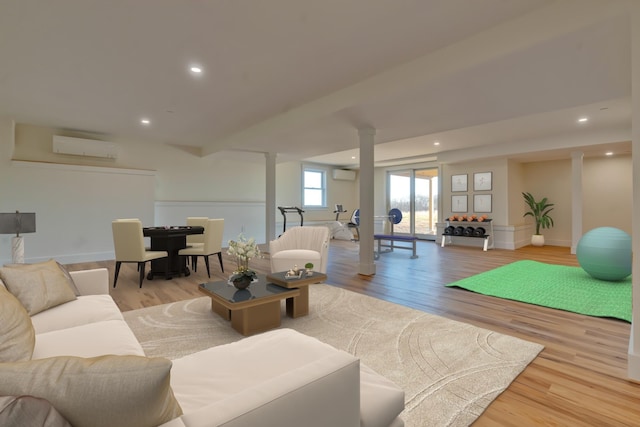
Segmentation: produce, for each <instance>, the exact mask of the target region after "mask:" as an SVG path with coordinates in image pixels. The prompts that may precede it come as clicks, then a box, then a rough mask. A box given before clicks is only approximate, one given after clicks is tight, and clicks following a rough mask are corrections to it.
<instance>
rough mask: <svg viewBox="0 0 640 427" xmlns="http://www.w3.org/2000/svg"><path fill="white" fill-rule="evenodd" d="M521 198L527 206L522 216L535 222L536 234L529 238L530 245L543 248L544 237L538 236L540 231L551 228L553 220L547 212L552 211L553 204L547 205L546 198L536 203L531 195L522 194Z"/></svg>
mask: <svg viewBox="0 0 640 427" xmlns="http://www.w3.org/2000/svg"><path fill="white" fill-rule="evenodd" d="M522 196H523V197H524V201H525V202H527V205H528V206H529V211H528V212H526V213H525V214H524V215H523V216H531V217H532V218H533V220H534V221H535V222H536V233H535V234H534V235H533V236H531V244H532V245H533V246H544V236H543V235H542V234H540V229H541V228H551V227H553V218H551V217H550V216H549V212H551V211H552V210H553V205H554V204H553V203H548V202H547V198H546V197H544V198H542V200H539V201H536V199H535V198H534V197H533V195H532V194H531V193H522Z"/></svg>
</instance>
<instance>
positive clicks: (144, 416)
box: [0, 355, 182, 427]
mask: <svg viewBox="0 0 640 427" xmlns="http://www.w3.org/2000/svg"><path fill="white" fill-rule="evenodd" d="M171 366H172V363H171V361H170V360H168V359H164V358H160V357H156V358H147V357H142V356H115V355H108V356H99V357H93V358H87V359H85V358H81V357H74V356H59V357H51V358H48V359H36V360H31V361H28V362H14V363H0V378H2V381H0V395H7V396H20V395H30V396H35V397H39V398H42V399H46V400H48V401H49V402H51V404H52V405H53V407H54V408H56V410H57V411H58V412H60V414H61V415H62V416H63V417H64V418H65V419H66V420H68V421H69V423H71V425H73V426H74V427H112V426H119V427H147V426H149V427H151V426H158V425H160V424H163V423H165V422H167V421H170V420H172V419H174V418H176V417H179V416H180V415H182V409H181V408H180V405H179V404H178V401H177V400H176V398H175V396H174V395H173V390H172V389H171V386H170V383H169V381H170V371H171Z"/></svg>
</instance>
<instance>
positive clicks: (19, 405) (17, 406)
mask: <svg viewBox="0 0 640 427" xmlns="http://www.w3.org/2000/svg"><path fill="white" fill-rule="evenodd" d="M0 426H24V427H27V426H28V427H71V424H69V423H68V422H67V420H65V419H64V418H63V417H62V415H60V413H59V412H58V411H56V408H54V407H53V406H51V403H49V402H48V401H46V400H45V399H39V398H37V397H33V396H17V397H16V396H0Z"/></svg>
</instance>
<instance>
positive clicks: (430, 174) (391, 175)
mask: <svg viewBox="0 0 640 427" xmlns="http://www.w3.org/2000/svg"><path fill="white" fill-rule="evenodd" d="M387 189H388V192H387V212H388V211H389V210H390V209H393V208H395V209H399V210H400V211H401V212H402V221H401V222H400V223H398V224H395V225H394V226H393V231H394V232H395V233H399V234H408V235H412V236H416V237H419V238H422V239H431V238H435V234H436V222H437V220H438V169H437V168H428V169H410V170H401V171H392V172H388V173H387Z"/></svg>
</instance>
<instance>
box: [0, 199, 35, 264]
mask: <svg viewBox="0 0 640 427" xmlns="http://www.w3.org/2000/svg"><path fill="white" fill-rule="evenodd" d="M35 231H36V214H35V213H22V212H18V211H15V213H13V212H12V213H0V234H13V233H15V234H16V235H15V237H13V238H12V239H11V259H12V262H13V263H14V264H22V263H24V240H23V237H22V236H20V233H35Z"/></svg>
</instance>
